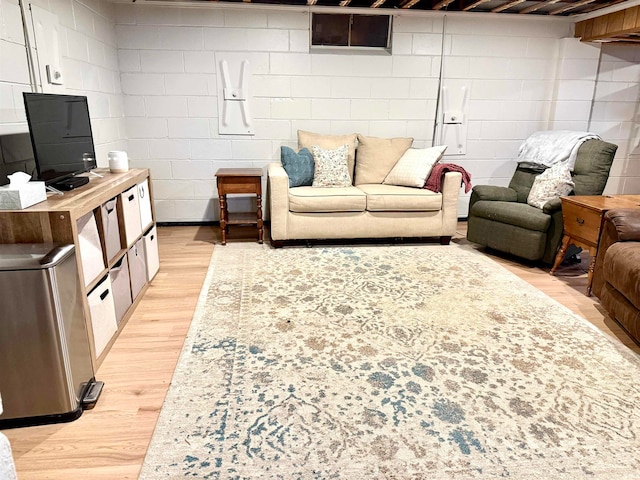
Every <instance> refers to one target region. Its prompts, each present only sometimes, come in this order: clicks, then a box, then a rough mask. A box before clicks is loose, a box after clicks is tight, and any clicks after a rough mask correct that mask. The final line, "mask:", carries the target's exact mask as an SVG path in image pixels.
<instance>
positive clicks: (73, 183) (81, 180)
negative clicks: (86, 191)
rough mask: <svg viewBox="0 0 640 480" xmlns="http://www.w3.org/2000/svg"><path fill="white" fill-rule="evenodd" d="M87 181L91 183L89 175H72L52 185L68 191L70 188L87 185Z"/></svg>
mask: <svg viewBox="0 0 640 480" xmlns="http://www.w3.org/2000/svg"><path fill="white" fill-rule="evenodd" d="M87 183H89V177H71V178H67V179H66V180H62V181H60V182H57V183H54V184H53V185H52V187H53V188H55V189H56V190H62V191H63V192H68V191H69V190H73V189H74V188H78V187H81V186H83V185H86V184H87Z"/></svg>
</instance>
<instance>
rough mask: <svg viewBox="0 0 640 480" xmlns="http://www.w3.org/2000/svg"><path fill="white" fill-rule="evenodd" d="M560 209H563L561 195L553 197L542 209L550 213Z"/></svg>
mask: <svg viewBox="0 0 640 480" xmlns="http://www.w3.org/2000/svg"><path fill="white" fill-rule="evenodd" d="M558 210H562V200H560V198H559V197H556V198H552V199H551V200H549V201H548V202H547V203H545V204H544V205H543V207H542V211H543V212H544V213H546V214H549V215H551V214H552V213H553V212H557V211H558Z"/></svg>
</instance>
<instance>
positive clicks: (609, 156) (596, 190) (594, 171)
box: [573, 140, 618, 195]
mask: <svg viewBox="0 0 640 480" xmlns="http://www.w3.org/2000/svg"><path fill="white" fill-rule="evenodd" d="M617 149H618V146H617V145H614V144H613V143H609V142H605V141H603V140H587V141H586V142H584V143H583V144H582V145H580V148H579V149H578V156H577V158H576V164H575V166H574V167H573V181H574V183H575V184H576V187H575V188H574V191H575V193H576V195H601V194H602V192H603V191H604V187H605V186H606V185H607V180H608V179H609V170H611V164H612V163H613V157H615V155H616V150H617Z"/></svg>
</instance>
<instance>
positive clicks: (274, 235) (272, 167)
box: [267, 162, 289, 240]
mask: <svg viewBox="0 0 640 480" xmlns="http://www.w3.org/2000/svg"><path fill="white" fill-rule="evenodd" d="M267 176H268V184H267V186H268V192H269V215H270V219H271V226H270V233H271V239H272V240H286V239H287V217H288V215H289V176H288V175H287V172H286V171H285V169H284V168H283V167H282V164H281V163H279V162H272V163H270V164H269V166H268V168H267Z"/></svg>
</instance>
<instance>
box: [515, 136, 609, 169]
mask: <svg viewBox="0 0 640 480" xmlns="http://www.w3.org/2000/svg"><path fill="white" fill-rule="evenodd" d="M593 138H595V139H600V137H599V136H598V135H596V134H594V133H589V132H574V131H571V130H547V131H540V132H535V133H533V134H531V136H530V137H529V138H527V139H526V140H525V141H524V142H523V143H522V145H521V146H520V152H519V153H518V163H524V164H528V165H532V166H544V167H550V166H552V165H555V164H556V163H560V162H568V163H567V164H568V166H569V169H570V170H571V171H573V166H574V165H575V163H576V157H577V155H578V148H580V145H582V144H583V143H584V142H586V141H587V140H591V139H593Z"/></svg>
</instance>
